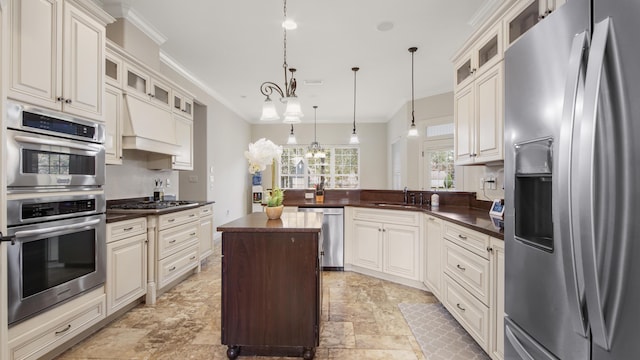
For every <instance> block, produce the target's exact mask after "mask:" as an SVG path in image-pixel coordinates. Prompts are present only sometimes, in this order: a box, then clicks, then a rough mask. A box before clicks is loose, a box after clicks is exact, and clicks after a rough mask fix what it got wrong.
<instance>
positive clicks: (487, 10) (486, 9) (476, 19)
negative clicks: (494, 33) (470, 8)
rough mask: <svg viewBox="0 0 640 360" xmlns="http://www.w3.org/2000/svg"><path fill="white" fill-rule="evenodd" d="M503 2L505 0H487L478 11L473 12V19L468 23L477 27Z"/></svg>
mask: <svg viewBox="0 0 640 360" xmlns="http://www.w3.org/2000/svg"><path fill="white" fill-rule="evenodd" d="M503 2H504V0H486V1H485V3H484V4H483V5H482V6H481V7H480V8H479V9H478V11H476V13H475V14H473V16H472V17H471V19H469V21H468V22H467V24H469V25H470V26H471V27H472V28H476V27H477V26H478V25H480V24H482V23H483V22H484V21H485V20H486V19H487V18H488V17H489V15H490V14H492V13H494V12H495V11H496V10H497V9H498V8H499V7H500V5H502V3H503Z"/></svg>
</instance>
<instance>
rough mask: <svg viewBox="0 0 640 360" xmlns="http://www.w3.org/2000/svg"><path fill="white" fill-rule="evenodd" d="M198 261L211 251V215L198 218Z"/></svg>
mask: <svg viewBox="0 0 640 360" xmlns="http://www.w3.org/2000/svg"><path fill="white" fill-rule="evenodd" d="M198 236H199V238H200V261H202V260H204V259H205V258H206V257H208V256H209V255H211V254H212V253H213V215H210V216H204V217H201V218H200V234H198Z"/></svg>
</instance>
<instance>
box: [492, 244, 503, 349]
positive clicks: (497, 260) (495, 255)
mask: <svg viewBox="0 0 640 360" xmlns="http://www.w3.org/2000/svg"><path fill="white" fill-rule="evenodd" d="M489 246H490V247H489V252H490V261H491V291H492V293H491V298H492V300H491V332H490V334H491V343H490V344H489V351H488V353H489V355H491V358H492V359H494V360H502V359H504V295H505V293H504V241H503V240H500V239H496V238H491V240H490V245H489Z"/></svg>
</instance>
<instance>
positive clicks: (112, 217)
mask: <svg viewBox="0 0 640 360" xmlns="http://www.w3.org/2000/svg"><path fill="white" fill-rule="evenodd" d="M194 201H195V200H194ZM195 202H196V203H197V205H193V206H190V207H178V208H167V209H157V210H153V209H150V210H149V211H146V212H140V211H136V212H131V213H123V212H119V211H118V212H113V211H109V208H108V207H109V206H108V205H107V224H109V223H113V222H118V221H125V220H131V219H136V218H139V217H145V216H149V215H163V214H169V213H172V212H178V211H183V210H189V209H195V208H198V207H201V206H205V205H209V204H214V203H215V201H195Z"/></svg>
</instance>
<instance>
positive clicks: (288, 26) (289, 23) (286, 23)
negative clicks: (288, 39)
mask: <svg viewBox="0 0 640 360" xmlns="http://www.w3.org/2000/svg"><path fill="white" fill-rule="evenodd" d="M282 27H283V28H285V29H287V30H293V29H296V28H297V27H298V24H296V22H295V21H293V20H291V19H287V20H285V21H283V22H282Z"/></svg>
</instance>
